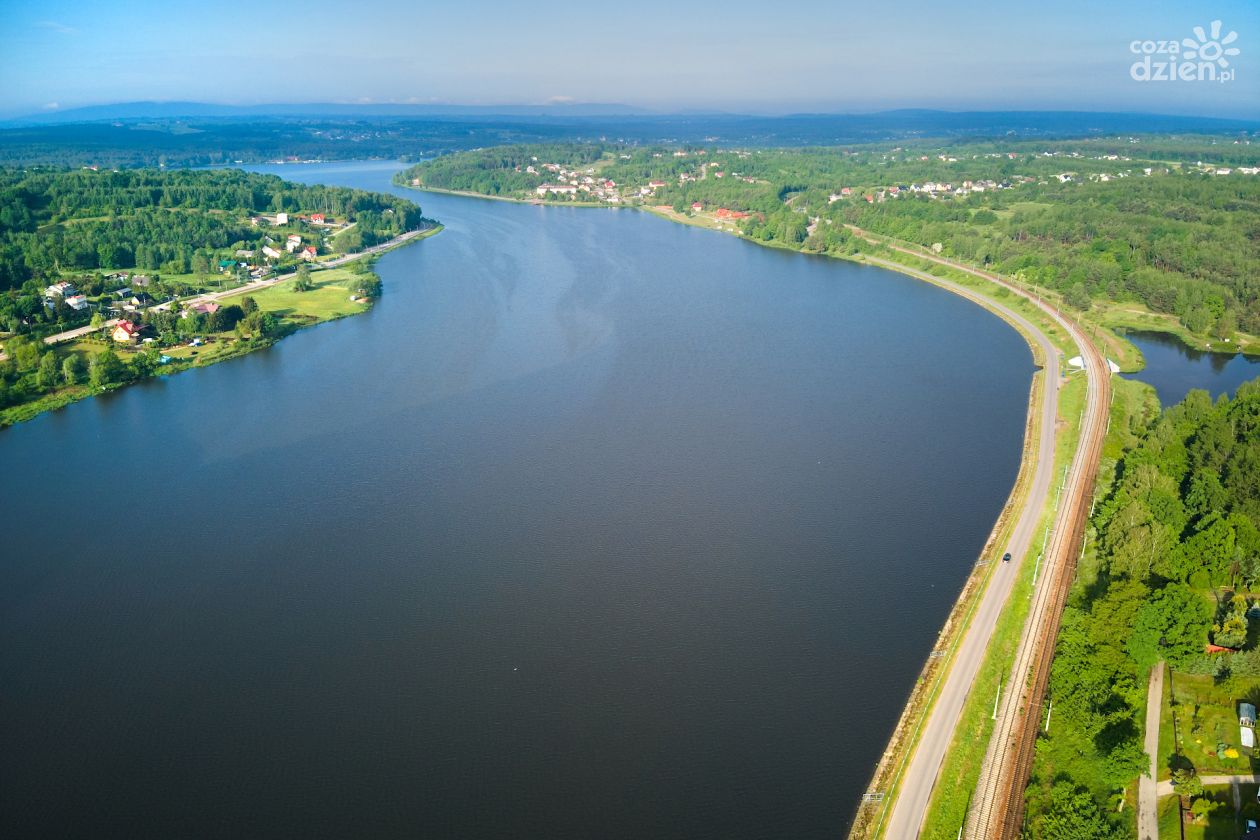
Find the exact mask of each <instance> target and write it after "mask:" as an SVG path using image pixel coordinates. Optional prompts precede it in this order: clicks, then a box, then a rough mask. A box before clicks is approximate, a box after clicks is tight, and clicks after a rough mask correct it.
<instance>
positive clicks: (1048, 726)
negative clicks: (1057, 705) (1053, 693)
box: [1046, 699, 1054, 733]
mask: <svg viewBox="0 0 1260 840" xmlns="http://www.w3.org/2000/svg"><path fill="white" fill-rule="evenodd" d="M1052 714H1054V700H1053V699H1051V700H1050V708H1048V709H1046V732H1047V733H1049V732H1050V715H1052Z"/></svg>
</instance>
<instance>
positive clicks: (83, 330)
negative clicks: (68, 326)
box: [44, 318, 118, 344]
mask: <svg viewBox="0 0 1260 840" xmlns="http://www.w3.org/2000/svg"><path fill="white" fill-rule="evenodd" d="M117 323H118V319H117V318H110V319H109V320H108V321H106V322H105V323H104V324H103V325H102V326H99V327H93V326H87V327H79V328H78V329H75V330H66V331H65V332H59V333H57V334H56V335H50V336H48V337H47V338H45V339H44V343H45V344H60V343H61V342H63V341H73V340H74V339H76V338H82V337H83V336H85V335H88V334H89V333H94V332H96V331H97V330H101V329H105V328H106V327H112V326H114V324H117Z"/></svg>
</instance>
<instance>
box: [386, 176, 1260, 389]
mask: <svg viewBox="0 0 1260 840" xmlns="http://www.w3.org/2000/svg"><path fill="white" fill-rule="evenodd" d="M397 186H400V187H402V188H403V189H410V190H416V191H418V192H431V193H438V194H441V195H455V196H460V197H463V198H482V199H486V200H488V201H506V202H510V203H513V204H527V205H534V206H540V207H583V208H600V209H605V210H636V211H639V212H643V213H650V214H651V215H653V216H656V217H657V218H659V219H664V220H665V221H668V222H673V223H675V224H681V225H687V226H688V227H697V228H701V229H704V230H711V231H713V232H714V233H724V234H727V235H729V236H734V237H735V238H736V239H742V240H744V241H745V242H751V243H752V244H754V245H759V246H761V247H763V248H775V249H778V250H782V251H794V252H796V253H798V254H807V255H810V256H818V257H828V258H830V259H837V260H847V261H849V262H855V263H862V264H868V265H869V264H871V263H870V260H869V259H863V258H862V255H856V256H850V255H847V254H829V253H827V252H824V251H807V250H805V249H803V248H793V247H791V246H790V245H785V244H782V243H777V242H761V241H759V240H756V239H751V238H749V237H747V236H744V235H743V234H742V233H740V232H739V231H737V230H730V229H727V228H723V227H718V226H716V225H713V224H709V223H707V222H702V221H692V220H690V219H689V218H688V217H680V216H679V214H676V213H673V212H662V211H660V210H658V209H656V207H654V206H652V205H648V204H620V205H614V204H607V203H605V202H595V201H584V202H570V201H551V200H548V199H541V198H540V199H525V198H514V197H511V196H503V195H485V194H483V193H478V192H473V191H471V190H448V189H442V188H439V187H427V186H424V185H419V186H414V185H411V184H398V185H397ZM868 235H871V236H880V237H883V235H882V234H868ZM883 238H887V237H883ZM910 244H912V243H910ZM916 247H917V246H916ZM922 258H923V259H930V256H929V255H927V254H923V255H922ZM890 262H891V263H893V265H890V266H884V267H885V268H890V269H891V270H893V271H898V272H900V273H902V274H908V275H909V271H907V270H906V267H903V266H901V265H900V264H899V263H898V262H897V261H896V260H890ZM910 270H913V269H910ZM960 270H964V269H960ZM975 270H977V271H979V270H982V269H975ZM909 276H913V275H909ZM920 279H922V278H920ZM1047 294H1050V295H1055V294H1056V293H1055V292H1048V293H1047ZM1082 314H1083V315H1086V316H1088V315H1093V316H1094V317H1084V318H1081V319H1079V320H1082V321H1084V322H1087V323H1089V324H1093V325H1096V326H1098V327H1100V328H1102V329H1106V330H1107V331H1108V332H1110V333H1111V334H1112V336H1113V337H1114V338H1115V339H1116V340H1117V341H1122V342H1126V343H1128V339H1127V338H1126V335H1127V334H1128V333H1130V332H1150V333H1158V334H1160V335H1166V336H1170V337H1171V338H1174V339H1176V340H1177V341H1178V342H1179V343H1180V344H1181V345H1182V346H1183V347H1184V348H1186V349H1187V350H1193V351H1195V352H1198V353H1217V354H1220V355H1225V356H1232V355H1242V356H1245V357H1246V358H1248V359H1260V346H1258V345H1256V344H1254V343H1253V344H1250V345H1244V344H1242V343H1238V344H1224V343H1222V342H1220V341H1214V342H1208V343H1207V346H1206V347H1205V346H1202V341H1201V337H1199V336H1194V335H1192V334H1191V333H1189V332H1188V331H1187V330H1186V329H1185V327H1183V326H1181V325H1180V324H1179V323H1175V322H1174V323H1167V321H1168V320H1169V319H1170V318H1173V316H1171V315H1165V314H1163V313H1158V312H1149V311H1142V310H1130V309H1122V308H1119V307H1112V306H1108V307H1107V308H1105V309H1093V308H1091V309H1090V310H1088V311H1087V312H1085V313H1082ZM1126 316H1136V318H1139V319H1146V320H1148V321H1149V323H1137V322H1136V321H1135V320H1133V319H1130V318H1128V317H1126ZM1249 348H1253V349H1249ZM1129 351H1130V353H1131V354H1132V355H1133V356H1135V357H1136V358H1137V359H1138V360H1139V365H1138V366H1136V367H1130V366H1126V365H1123V364H1122V365H1121V372H1122V373H1129V374H1131V373H1137V372H1139V371H1141V370H1142V369H1143V368H1144V367H1145V362H1144V360H1143V359H1142V354H1141V352H1140V351H1138V349H1137V348H1136V347H1135V346H1133V345H1132V344H1131V343H1130V344H1129Z"/></svg>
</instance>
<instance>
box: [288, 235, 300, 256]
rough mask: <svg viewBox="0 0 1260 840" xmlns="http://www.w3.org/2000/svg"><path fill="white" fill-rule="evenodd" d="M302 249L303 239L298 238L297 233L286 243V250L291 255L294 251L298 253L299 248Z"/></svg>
mask: <svg viewBox="0 0 1260 840" xmlns="http://www.w3.org/2000/svg"><path fill="white" fill-rule="evenodd" d="M301 247H302V237H300V236H298V235H297V234H296V233H295V234H293V235H291V236H290V237H289V238H288V239H286V240H285V242H284V250H286V251H288V252H289V253H290V254H292V253H293V252H294V251H296V250H297V249H298V248H301Z"/></svg>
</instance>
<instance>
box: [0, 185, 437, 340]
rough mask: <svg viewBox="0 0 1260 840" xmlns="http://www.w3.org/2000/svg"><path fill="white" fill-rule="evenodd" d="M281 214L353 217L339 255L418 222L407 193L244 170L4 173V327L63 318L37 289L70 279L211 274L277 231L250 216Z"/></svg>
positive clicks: (0, 232)
mask: <svg viewBox="0 0 1260 840" xmlns="http://www.w3.org/2000/svg"><path fill="white" fill-rule="evenodd" d="M281 211H283V212H287V213H292V214H295V215H296V214H298V213H315V212H318V213H324V214H327V215H328V217H330V218H334V219H337V220H340V221H343V222H345V221H349V222H353V226H352V227H349V228H348V229H347V230H345V231H344V232H342V233H339V234H338V235H337V236H336V237H335V239H333V240H332V241H333V243H334V246H333V247H334V248H335V249H336V250H339V251H342V252H346V253H351V252H355V251H359V250H362V249H363V248H366V247H369V246H371V245H374V244H376V243H378V242H382V241H385V240H388V239H390V238H392V237H394V236H396V235H398V234H399V233H402V232H403V231H407V230H412V229H415V228H417V227H419V226H420V225H421V224H422V222H423V219H422V216H421V212H420V208H419V207H418V206H416V205H415V204H414V203H412V202H410V201H406V200H404V199H400V198H396V197H393V196H389V195H384V194H379V193H369V192H365V191H362V190H353V189H347V188H343V187H326V186H310V185H304V184H294V183H289V182H287V181H283V180H281V179H280V178H278V177H276V176H274V175H256V174H250V173H246V172H241V171H239V170H214V171H189V170H181V171H171V172H164V171H156V170H123V171H119V172H96V171H92V170H75V171H66V170H2V169H0V329H3V330H9V331H18V332H31V331H34V332H38V331H40V330H41V329H42V328H44V327H45V326H52V325H54V324H57V323H58V322H61V321H64V320H65V318H66V317H67V315H68V313H67V312H66V311H65V307H64V306H51V307H50V306H48V305H46V301H45V297H44V287H45V286H46V285H48V284H49V283H52V282H55V281H58V280H63V279H67V278H68V279H71V280H73V281H74V282H76V284H77V285H78V287H79V288H82V289H85V290H86V291H88V292H94V293H99V292H100V291H102V289H101V288H99V287H100V285H101V283H102V279H101V277H100V276H99V274H96V273H94V272H95V270H97V269H106V270H111V271H127V270H140V271H145V272H161V273H163V274H166V275H185V274H188V273H190V272H195V273H201V274H208V273H210V272H211V271H212V267H213V266H215V265H216V261H217V260H218V259H220V258H222V257H232V256H233V254H234V253H235V252H236V251H239V250H242V249H244V250H247V251H252V250H254V249H259V248H261V247H262V246H263V245H264V244H265V242H267V241H268V237H269V236H270V235H271V234H272V233H274V232H275V228H272V227H270V226H268V225H266V224H259V223H257V214H262V213H272V214H274V213H276V212H281ZM276 235H280V234H276ZM286 259H287V255H286ZM159 282H160V276H159ZM152 291H153V290H151V293H152ZM166 291H168V292H170V293H176V294H177V293H180V292H186V291H188V290H187V289H183V288H173V289H167V290H166ZM88 314H90V313H88ZM83 317H84V319H86V317H87V315H86V314H85V315H84V316H83Z"/></svg>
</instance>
